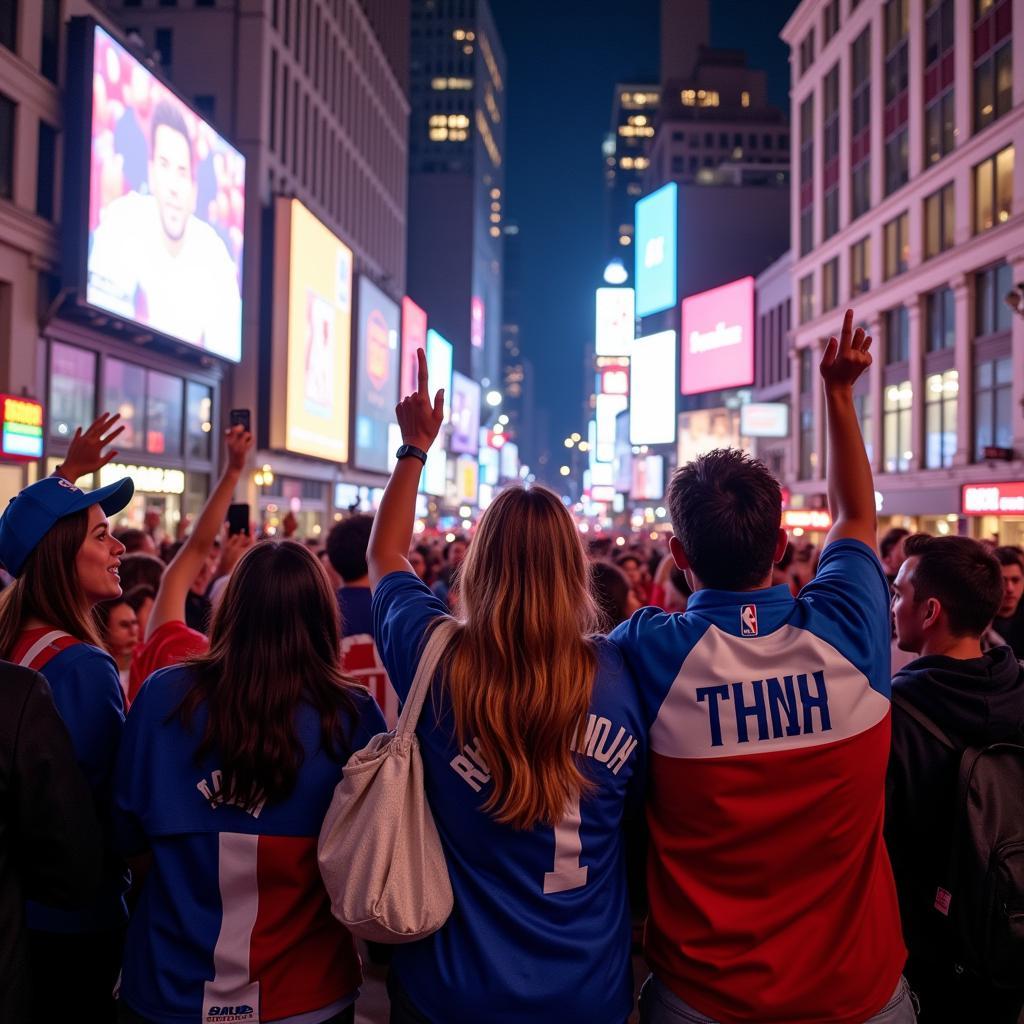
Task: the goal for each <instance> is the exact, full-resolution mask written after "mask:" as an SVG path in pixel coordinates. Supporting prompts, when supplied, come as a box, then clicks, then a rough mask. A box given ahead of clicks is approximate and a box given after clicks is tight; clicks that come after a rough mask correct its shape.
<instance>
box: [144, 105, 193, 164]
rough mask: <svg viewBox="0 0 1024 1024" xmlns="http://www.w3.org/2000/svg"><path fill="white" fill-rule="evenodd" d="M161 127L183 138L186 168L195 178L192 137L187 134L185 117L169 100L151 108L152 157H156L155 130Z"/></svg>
mask: <svg viewBox="0 0 1024 1024" xmlns="http://www.w3.org/2000/svg"><path fill="white" fill-rule="evenodd" d="M161 125H163V126H164V127H165V128H170V129H171V131H172V132H177V133H178V134H179V135H184V136H185V142H186V143H187V144H188V168H189V171H190V172H191V173H192V176H193V177H195V167H194V166H193V164H194V161H195V153H194V152H193V149H192V136H191V135H189V133H188V125H187V124H186V123H185V115H184V114H182V112H181V109H180V108H179V107H177V106H175V104H173V103H171V102H170V100H159V101H158V102H157V104H156V106H155V107H153V119H152V120H151V121H150V151H151V153H152V154H153V155H154V156H155V155H156V130H157V128H159V127H160V126H161Z"/></svg>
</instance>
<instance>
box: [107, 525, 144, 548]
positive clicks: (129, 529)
mask: <svg viewBox="0 0 1024 1024" xmlns="http://www.w3.org/2000/svg"><path fill="white" fill-rule="evenodd" d="M148 537H149V534H148V533H146V531H145V530H139V529H137V528H136V527H134V526H124V527H122V528H121V529H119V530H115V531H114V540H119V541H120V542H121V543H122V544H123V545H124V553H125V554H126V555H134V554H135V553H136V552H137V551H142V549H143V547H144V546H145V544H146V539H147V538H148ZM144 553H145V554H147V555H148V554H149V552H148V551H146V552H144Z"/></svg>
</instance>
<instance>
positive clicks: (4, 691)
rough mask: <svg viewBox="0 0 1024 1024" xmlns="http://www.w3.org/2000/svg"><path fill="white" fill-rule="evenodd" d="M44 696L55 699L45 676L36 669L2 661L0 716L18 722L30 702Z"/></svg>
mask: <svg viewBox="0 0 1024 1024" xmlns="http://www.w3.org/2000/svg"><path fill="white" fill-rule="evenodd" d="M42 695H45V697H46V699H47V700H52V699H53V698H52V696H51V694H50V685H49V683H47V681H46V677H45V676H43V675H42V674H41V673H39V672H37V671H36V670H35V669H31V668H25V667H24V666H23V665H13V664H11V662H9V661H0V714H2V716H3V717H4V718H6V719H8V720H9V721H17V719H18V718H19V717H20V715H21V712H22V709H23V708H24V707H25V706H26V704H27V703H28V701H30V700H31V699H32V698H33V697H37V696H42Z"/></svg>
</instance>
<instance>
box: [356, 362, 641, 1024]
mask: <svg viewBox="0 0 1024 1024" xmlns="http://www.w3.org/2000/svg"><path fill="white" fill-rule="evenodd" d="M442 398H443V396H442V394H441V393H440V392H438V395H437V396H436V397H435V399H434V402H433V403H431V401H430V398H429V397H428V382H427V368H426V358H425V356H424V354H423V352H422V351H420V353H419V390H418V391H417V392H416V393H415V394H414V395H411V396H410V397H408V398H406V399H405V400H404V401H402V403H401V404H400V405H399V406H398V409H397V416H398V422H399V425H400V427H401V429H402V437H403V440H404V442H405V444H403V446H402V447H401V448H400V449H399V451H398V465H397V466H396V468H395V471H394V473H393V474H392V477H391V480H390V482H389V483H388V486H387V489H386V491H385V493H384V497H383V499H382V501H381V505H380V509H379V511H378V512H377V515H376V518H375V521H374V527H373V533H372V535H371V537H370V546H369V551H368V561H369V567H370V580H371V583H372V584H373V587H374V597H373V615H374V636H375V640H376V644H377V648H378V650H379V652H380V654H381V657H382V659H383V661H384V665H385V667H386V669H387V671H388V676H389V678H390V680H391V682H392V684H393V685H394V687H395V689H396V690H397V691H398V693H399V695H400V696H401V697H402V698H404V697H405V696H406V695H407V694H408V692H409V688H410V686H411V684H412V680H413V677H414V675H415V672H416V666H417V662H418V660H419V655H420V652H421V650H422V649H423V646H424V641H425V638H426V636H427V635H428V633H429V632H430V630H431V628H432V627H433V625H434V624H435V623H436V622H438V621H439V620H440V619H441V618H442V617H443V616H445V615H446V614H447V612H448V609H447V607H446V605H445V603H444V602H443V601H442V600H440V599H439V598H438V597H436V596H435V595H433V594H431V592H430V591H429V590H428V589H427V587H426V586H424V584H423V583H422V581H420V580H419V579H418V578H417V577H416V575H415V573H413V571H412V567H411V565H410V564H409V562H408V560H407V558H406V553H407V552H408V550H409V543H410V539H411V535H412V527H413V519H414V515H415V506H416V490H417V485H418V482H419V476H420V470H421V464H422V461H423V460H424V459H425V453H426V451H427V449H429V448H430V446H431V444H433V442H434V440H435V438H436V436H437V433H438V430H439V429H440V426H441V420H442V415H443V413H442ZM459 614H460V618H459V622H458V627H457V630H456V632H455V636H454V640H453V642H452V644H451V646H450V648H449V650H448V651H447V652H446V655H445V657H444V658H443V661H442V666H443V667H442V669H441V670H440V671H439V673H438V678H436V679H435V680H434V682H433V687H432V695H431V698H430V699H428V700H427V701H426V703H425V705H424V709H423V713H422V716H421V718H420V721H419V725H418V728H417V736H418V738H419V742H420V749H421V751H422V755H423V765H424V778H425V786H426V792H427V797H428V799H429V802H430V807H431V810H432V811H433V815H434V820H435V822H436V823H437V828H438V832H439V834H440V837H441V842H442V845H443V847H444V851H445V856H446V860H447V864H448V873H449V876H450V878H451V883H452V890H453V892H454V896H455V906H454V910H453V911H452V914H451V917H450V918H449V919H448V921H447V923H446V924H445V925H444V926H443V927H442V928H441V929H440V930H439V931H438V932H436V933H435V934H434V935H432V936H430V937H429V938H426V939H423V940H421V941H419V942H415V943H411V944H408V945H402V946H398V947H396V949H395V953H394V960H393V963H392V970H391V975H390V978H389V988H390V990H391V997H392V1003H391V1006H392V1009H391V1021H392V1024H398V1022H402V1024H404V1022H409V1021H412V1022H423V1021H427V1022H434V1024H442V1022H443V1024H470V1022H472V1024H477V1022H479V1021H487V1022H488V1024H519V1022H521V1021H526V1020H529V1021H531V1022H535V1024H573V1022H577V1021H578V1022H583V1021H586V1022H588V1024H622V1022H623V1021H625V1020H626V1019H627V1018H628V1016H629V1013H630V1009H631V1007H632V1003H633V991H632V978H631V973H630V921H629V908H628V905H627V897H626V872H625V859H624V849H623V819H624V814H625V811H626V808H627V803H630V804H632V801H633V800H634V799H636V800H637V801H639V800H642V776H643V771H642V767H643V761H642V755H643V751H644V746H645V738H646V732H647V730H646V728H645V727H644V724H643V720H642V714H641V709H640V702H639V697H638V694H637V691H636V687H635V686H634V683H633V680H632V678H631V677H630V676H629V675H628V673H627V671H626V670H625V668H624V666H623V664H622V661H621V659H619V658H618V656H617V655H616V654H615V652H614V650H613V649H612V648H611V647H610V646H609V645H608V644H607V643H606V642H605V641H604V640H603V639H601V638H599V637H598V636H596V635H595V633H596V629H597V625H598V620H597V611H596V608H595V606H594V602H593V600H592V599H591V597H590V593H589V591H588V565H587V559H586V556H585V554H584V551H583V547H582V544H581V543H580V539H579V534H578V533H577V530H576V527H575V524H574V523H573V521H572V518H571V516H570V515H569V513H568V512H567V511H566V509H565V507H564V506H563V504H562V502H561V500H560V499H559V498H558V497H557V495H555V494H553V493H552V492H551V491H549V490H547V489H545V488H543V487H534V488H531V489H529V490H524V489H521V488H515V487H513V488H509V489H508V490H505V491H503V492H502V493H501V494H499V495H498V497H497V498H496V499H495V500H494V502H493V504H492V505H491V506H490V507H489V508H488V509H487V511H486V512H485V513H484V515H483V517H482V518H481V520H480V523H479V527H478V529H477V533H476V535H475V537H474V538H473V543H472V544H471V545H470V547H469V551H468V553H467V555H466V559H465V561H464V562H463V563H462V566H461V568H460V601H459Z"/></svg>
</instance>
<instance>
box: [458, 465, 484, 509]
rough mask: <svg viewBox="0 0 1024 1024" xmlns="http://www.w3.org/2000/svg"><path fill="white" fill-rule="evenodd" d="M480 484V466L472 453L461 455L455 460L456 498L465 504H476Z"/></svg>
mask: <svg viewBox="0 0 1024 1024" xmlns="http://www.w3.org/2000/svg"><path fill="white" fill-rule="evenodd" d="M479 485H480V467H479V466H478V465H477V461H476V459H475V458H474V457H473V456H472V455H460V456H459V457H458V458H457V459H456V460H455V500H456V501H457V502H459V503H460V504H464V505H475V504H476V498H477V488H478V487H479Z"/></svg>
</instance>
